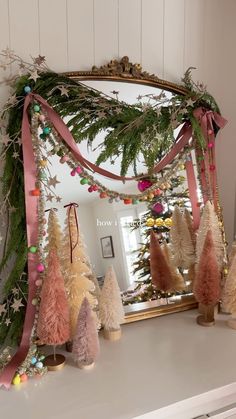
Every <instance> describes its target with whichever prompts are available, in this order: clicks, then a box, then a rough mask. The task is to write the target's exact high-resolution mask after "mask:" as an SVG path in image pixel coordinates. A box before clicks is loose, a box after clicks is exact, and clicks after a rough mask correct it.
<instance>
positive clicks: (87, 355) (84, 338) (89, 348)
mask: <svg viewBox="0 0 236 419" xmlns="http://www.w3.org/2000/svg"><path fill="white" fill-rule="evenodd" d="M72 352H73V357H74V360H75V362H76V363H77V364H78V366H79V367H80V368H86V367H89V366H92V365H93V364H94V362H95V360H96V358H97V356H98V353H99V341H98V332H97V324H96V321H95V318H94V315H93V312H92V309H91V306H90V304H89V302H88V299H87V298H86V297H85V298H84V300H83V302H82V304H81V307H80V311H79V315H78V321H77V326H76V331H75V336H74V340H73V347H72Z"/></svg>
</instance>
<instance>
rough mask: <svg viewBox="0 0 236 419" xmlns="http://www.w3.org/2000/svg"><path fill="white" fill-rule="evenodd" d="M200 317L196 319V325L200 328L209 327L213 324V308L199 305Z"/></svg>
mask: <svg viewBox="0 0 236 419" xmlns="http://www.w3.org/2000/svg"><path fill="white" fill-rule="evenodd" d="M201 313H202V314H201V316H198V317H197V324H199V325H200V326H205V327H210V326H214V324H215V318H214V314H215V306H213V305H205V304H201Z"/></svg>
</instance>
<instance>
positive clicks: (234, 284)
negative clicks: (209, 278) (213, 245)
mask: <svg viewBox="0 0 236 419" xmlns="http://www.w3.org/2000/svg"><path fill="white" fill-rule="evenodd" d="M223 307H224V309H225V310H226V311H227V312H229V313H232V314H233V316H234V317H235V316H236V255H234V257H233V260H232V261H231V265H230V268H229V273H228V275H227V278H226V281H225V288H224V292H223Z"/></svg>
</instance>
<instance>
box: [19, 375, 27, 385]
mask: <svg viewBox="0 0 236 419" xmlns="http://www.w3.org/2000/svg"><path fill="white" fill-rule="evenodd" d="M27 380H28V375H27V374H21V375H20V381H21V382H22V383H24V382H25V381H27Z"/></svg>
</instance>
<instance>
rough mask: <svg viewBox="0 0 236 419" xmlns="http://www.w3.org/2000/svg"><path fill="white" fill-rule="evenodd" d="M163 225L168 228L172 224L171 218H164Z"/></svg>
mask: <svg viewBox="0 0 236 419" xmlns="http://www.w3.org/2000/svg"><path fill="white" fill-rule="evenodd" d="M165 226H166V227H168V228H170V227H171V226H172V219H171V218H166V219H165Z"/></svg>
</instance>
